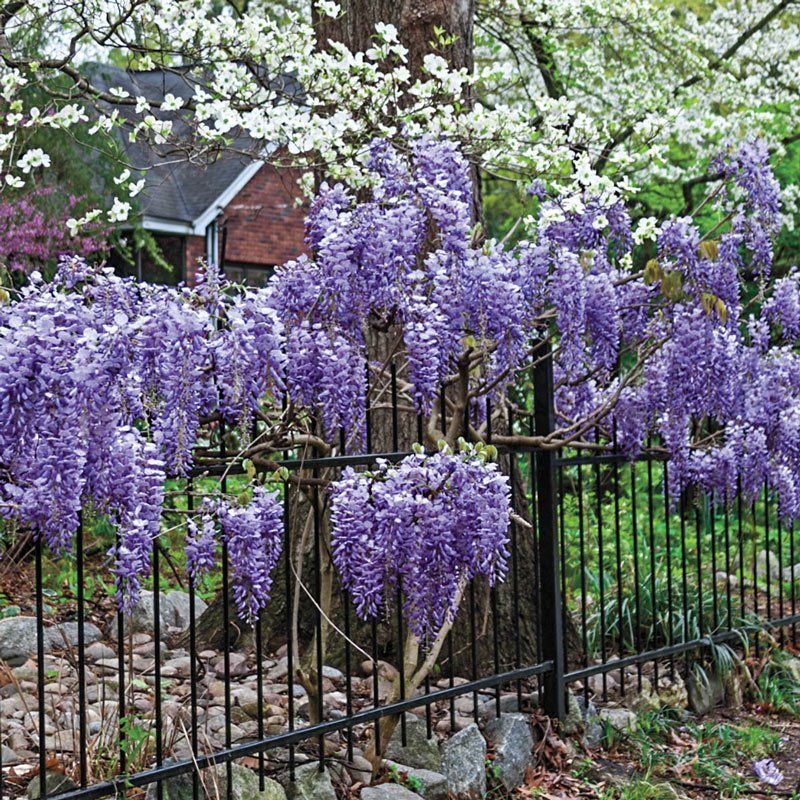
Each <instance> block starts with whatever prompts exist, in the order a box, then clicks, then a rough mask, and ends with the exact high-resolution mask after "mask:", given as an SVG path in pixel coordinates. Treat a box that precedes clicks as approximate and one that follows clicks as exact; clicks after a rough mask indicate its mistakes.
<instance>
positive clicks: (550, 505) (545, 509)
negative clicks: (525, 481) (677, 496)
mask: <svg viewBox="0 0 800 800" xmlns="http://www.w3.org/2000/svg"><path fill="white" fill-rule="evenodd" d="M542 349H543V351H544V357H543V358H540V359H539V360H538V361H537V364H536V366H535V367H534V373H533V400H534V421H535V427H536V434H537V435H538V436H547V435H548V434H550V433H551V432H552V431H553V429H554V416H555V414H554V408H553V359H552V353H551V350H550V344H549V342H544V343H543V345H542ZM536 485H537V490H538V491H537V496H538V500H539V502H538V513H539V552H538V556H539V568H540V570H541V572H540V579H541V590H542V595H541V617H542V627H543V629H544V630H546V631H548V632H549V635H548V636H545V637H544V639H543V642H542V656H543V658H544V659H545V660H546V661H552V662H553V668H552V669H551V670H549V671H548V672H547V673H546V674H545V678H544V682H543V695H544V696H543V698H542V699H543V703H542V705H543V708H544V711H545V713H547V714H549V715H550V716H551V717H558V718H559V719H563V718H564V716H565V713H566V702H565V700H566V698H565V690H564V689H565V687H564V649H563V647H562V646H561V644H562V641H563V638H564V635H563V634H564V627H563V624H562V623H563V620H562V607H561V583H560V581H559V574H558V573H559V563H560V559H559V553H558V530H557V527H556V463H555V456H554V453H553V451H552V450H545V449H543V450H541V451H540V452H539V453H537V458H536Z"/></svg>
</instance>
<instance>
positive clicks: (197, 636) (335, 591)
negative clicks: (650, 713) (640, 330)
mask: <svg viewBox="0 0 800 800" xmlns="http://www.w3.org/2000/svg"><path fill="white" fill-rule="evenodd" d="M396 383H397V382H396V373H395V372H394V370H393V371H392V380H391V389H390V392H389V394H390V397H391V401H390V402H388V403H385V404H384V406H383V407H382V408H381V409H378V408H377V407H375V408H373V409H370V412H369V413H368V433H367V440H368V441H367V445H368V446H367V448H366V453H360V452H359V453H348V452H346V447H345V446H344V443H343V442H342V443H341V444H340V446H339V447H338V448H337V449H336V450H335V452H334V453H333V454H329V455H325V456H319V455H316V454H314V453H313V452H311V451H308V450H303V451H302V452H301V451H300V450H296V451H289V450H288V449H287V451H286V452H284V453H283V454H282V458H281V460H280V462H279V465H280V467H282V468H284V469H285V472H283V473H281V474H282V476H283V477H279V476H275V477H274V480H276V481H277V482H278V483H280V490H281V492H282V494H283V501H284V504H285V515H284V517H285V546H284V550H283V555H282V560H281V563H280V565H279V567H278V570H277V575H276V578H275V586H274V590H273V598H272V603H271V605H270V607H269V608H268V609H267V610H266V611H265V612H264V613H263V615H262V618H261V619H260V620H259V623H258V624H257V625H255V626H254V627H253V628H248V627H247V626H245V625H243V624H242V623H241V622H240V621H239V620H238V618H237V617H236V612H235V607H234V606H233V605H232V603H231V589H230V581H229V574H228V573H229V563H228V558H227V553H226V552H225V551H224V550H223V553H222V563H221V570H220V572H219V574H217V575H215V576H213V577H212V578H211V579H210V580H206V581H204V583H203V584H202V585H198V586H195V585H193V583H192V582H191V581H190V580H188V579H187V577H186V575H185V570H184V569H183V564H182V562H181V544H182V539H183V537H184V535H185V521H186V517H187V515H188V514H190V513H191V512H192V511H193V509H195V508H196V507H197V504H198V502H199V501H200V499H201V498H202V496H203V495H204V494H206V493H208V492H209V491H210V487H211V486H212V485H213V484H215V483H217V482H221V483H222V488H223V490H227V491H236V486H237V481H239V480H241V478H240V476H241V475H242V473H243V471H244V470H245V466H244V465H242V464H241V463H239V462H237V461H236V459H232V458H230V457H229V450H228V451H227V452H226V448H229V445H228V444H226V441H227V439H226V436H225V435H224V431H221V430H219V429H218V430H217V438H216V440H215V441H216V445H215V444H214V443H213V442H212V443H210V444H209V446H208V447H207V448H206V450H205V452H204V455H203V460H202V462H201V463H200V464H199V465H198V466H197V467H196V468H195V470H194V471H193V473H192V475H191V476H190V477H189V478H187V479H185V480H179V481H172V482H170V485H169V487H168V495H167V504H166V507H165V512H164V517H165V522H164V531H165V532H164V534H163V535H162V537H161V539H160V541H159V542H158V543H157V544H156V546H155V548H154V550H153V558H152V577H151V579H150V580H149V582H148V593H146V594H145V595H144V597H143V600H142V602H141V603H140V604H139V606H138V607H137V609H136V610H135V611H134V613H133V614H128V615H125V614H122V613H119V612H116V611H115V606H114V603H113V599H112V598H111V595H112V594H113V592H112V591H111V590H110V587H109V586H108V581H109V580H110V579H109V578H108V577H107V564H106V563H105V555H104V552H103V550H102V548H100V545H99V542H101V541H104V537H105V538H107V537H108V535H109V531H108V530H105V529H103V527H102V521H98V520H94V519H93V520H89V519H88V518H86V519H84V520H83V522H82V524H81V527H80V529H79V531H78V533H77V537H76V542H75V548H74V557H73V558H72V560H66V561H63V560H62V561H55V560H52V559H51V558H50V557H49V555H48V554H47V553H46V552H44V551H43V548H42V546H41V544H40V543H35V544H33V545H32V546H31V550H30V555H29V556H27V557H26V556H24V555H23V556H20V555H19V554H20V553H24V552H25V551H24V550H22V549H20V548H19V547H17V548H16V551H15V552H16V562H15V564H14V571H15V572H16V573H17V574H18V575H20V576H21V577H19V581H18V584H17V585H18V597H16V598H15V597H12V596H9V595H8V593H7V596H6V597H5V600H4V615H5V617H6V618H5V619H4V620H3V621H1V622H0V630H1V626H3V625H6V626H9V625H12V624H14V625H17V626H18V630H19V631H20V633H19V635H18V637H17V638H18V641H17V645H18V647H17V651H13V647H10V646H6V647H5V649H0V653H2V654H3V658H4V659H5V662H4V663H3V664H2V665H1V668H0V743H2V744H3V745H4V747H3V749H2V758H3V763H2V765H0V781H2V783H0V796H2V797H6V796H15V795H16V794H22V793H23V792H24V790H25V787H26V786H27V785H28V784H29V783H30V782H31V781H34V782H35V783H37V784H38V787H37V788H38V791H39V794H40V796H41V797H45V796H50V797H59V798H61V800H89V798H101V797H107V796H122V795H125V796H128V797H138V796H143V795H144V794H145V793H146V794H147V796H148V797H151V798H159V799H160V798H161V797H163V796H165V794H164V792H165V786H167V782H168V781H176V780H183V781H185V782H186V784H185V785H186V786H187V787H190V792H191V795H190V796H193V797H204V796H212V797H214V796H217V795H220V794H221V795H223V796H224V795H228V796H230V795H231V794H232V786H233V782H234V770H239V769H241V768H242V767H244V768H246V769H247V770H250V772H251V773H252V775H253V776H254V780H255V781H256V782H257V784H258V786H259V787H260V788H264V787H265V785H266V782H267V781H268V780H270V779H272V778H278V779H279V780H281V781H283V782H291V781H292V780H294V779H295V778H296V776H297V772H298V770H300V769H303V768H304V765H306V764H312V765H318V766H319V767H320V768H323V767H327V768H328V770H329V771H330V772H332V773H333V774H334V777H335V776H336V775H338V774H340V772H341V768H342V767H343V766H344V765H349V766H350V767H351V768H353V767H355V768H360V769H362V770H365V769H368V767H367V766H366V765H365V764H364V762H363V759H362V758H361V755H360V754H362V753H363V751H364V750H365V749H366V747H367V745H368V741H369V738H370V736H372V735H374V734H375V733H376V732H377V733H378V735H379V732H380V728H381V726H382V725H389V724H390V722H389V720H390V719H391V718H396V717H397V715H398V714H400V715H401V718H400V724H399V725H398V727H397V729H396V731H395V733H394V736H395V737H396V738H397V739H398V741H399V742H400V744H402V743H403V742H404V740H405V737H406V736H407V733H408V731H407V729H406V726H407V725H408V724H411V722H410V721H407V719H406V717H405V713H404V712H409V711H413V712H416V714H417V715H418V720H420V721H421V722H420V724H424V726H425V732H426V734H427V736H429V737H433V736H437V735H445V734H447V733H448V732H451V731H454V730H457V729H458V728H459V727H463V726H464V725H466V724H468V723H469V722H471V721H476V722H480V721H483V720H486V719H487V718H488V717H490V716H491V715H499V714H500V713H501V711H503V710H507V709H517V708H521V709H533V708H534V707H539V708H541V709H542V710H543V711H544V712H545V713H547V714H548V715H551V716H556V717H562V716H563V715H564V713H565V702H566V701H565V697H566V691H567V689H568V687H571V689H572V690H573V691H574V692H577V693H582V694H583V695H584V696H585V697H586V698H587V700H588V699H589V698H590V697H594V698H595V699H609V698H616V699H622V698H624V697H625V696H626V695H627V693H629V692H630V691H642V690H643V686H644V684H645V681H648V682H649V684H650V686H651V688H652V689H653V690H654V691H658V689H659V686H660V684H661V683H663V681H664V680H671V681H675V680H676V676H679V675H680V674H681V673H685V670H686V665H687V663H688V659H689V657H690V656H691V657H692V658H703V657H704V655H703V654H704V653H707V652H708V649H709V648H713V646H715V645H717V646H719V645H721V644H722V643H725V642H728V643H732V644H735V643H736V642H742V641H743V639H744V638H746V637H747V636H750V637H751V640H752V641H753V642H754V644H755V647H759V646H760V637H763V636H766V635H769V636H772V635H773V634H772V633H764V631H765V630H766V629H768V627H769V626H773V627H776V628H777V629H778V631H779V632H778V633H777V634H775V635H777V636H778V637H779V639H780V641H789V640H791V642H792V643H793V644H794V643H796V633H797V630H796V627H797V623H798V622H800V616H799V615H798V614H797V608H796V599H797V598H796V593H795V586H796V580H795V578H796V577H800V567H798V570H799V572H798V575H797V576H796V575H795V570H794V564H795V559H796V554H795V537H794V531H793V529H788V530H786V529H785V528H784V527H783V526H782V525H781V523H780V520H779V519H778V518H777V514H776V510H775V507H774V504H773V503H772V501H771V499H770V495H769V492H767V491H765V493H764V496H763V498H762V500H761V501H760V502H757V503H755V504H749V505H747V506H745V505H744V504H743V503H742V501H741V499H739V498H736V499H734V501H733V502H730V503H728V502H715V500H717V499H719V498H708V497H703V496H699V495H697V496H688V495H687V496H686V497H684V498H681V499H680V501H679V502H678V503H677V506H675V505H674V504H673V503H672V502H671V499H670V498H669V496H668V491H667V486H668V482H667V480H666V478H667V477H668V469H669V463H668V462H667V461H665V460H662V459H661V457H660V456H659V455H658V454H657V452H655V451H653V452H654V454H653V455H647V456H645V457H642V458H641V459H639V460H638V461H636V462H634V463H631V462H630V461H628V460H625V459H624V458H622V457H621V456H619V455H617V454H616V453H614V451H613V448H612V447H609V448H607V449H605V450H601V451H592V452H589V454H586V453H582V452H580V451H574V452H573V451H562V452H558V451H556V450H549V449H542V448H534V447H510V446H508V445H502V444H500V445H499V446H498V450H499V453H500V455H499V460H500V463H501V465H502V468H503V469H504V470H505V471H507V473H508V475H509V476H510V479H511V485H512V492H513V503H514V508H515V515H514V519H513V522H512V525H511V531H510V536H511V556H510V565H509V571H508V575H507V578H506V580H505V582H504V583H503V584H502V585H499V586H497V587H495V588H493V589H490V588H489V587H487V586H485V585H483V584H481V583H480V582H476V583H475V585H473V586H471V587H469V589H468V591H467V593H466V596H465V600H464V602H463V604H462V606H463V608H462V611H461V612H460V614H459V618H458V619H457V621H456V623H455V625H454V627H453V629H452V630H451V632H450V634H449V635H448V638H447V641H446V643H445V645H444V647H443V648H442V650H441V653H440V656H439V659H438V662H437V665H436V667H435V668H434V669H433V670H432V671H431V673H430V674H429V675H428V676H427V677H426V678H425V681H424V683H423V685H421V686H420V687H419V689H417V690H414V691H413V692H411V693H410V695H409V696H406V691H405V689H404V687H405V678H406V676H405V675H404V674H403V670H404V664H403V659H402V658H401V657H400V655H401V652H402V641H403V637H404V634H405V632H406V630H407V627H406V624H405V621H404V619H403V613H402V609H401V607H400V604H399V603H398V604H396V606H395V607H394V608H392V609H390V610H389V611H388V612H387V615H386V617H385V618H384V619H382V620H381V621H379V622H371V623H364V622H362V621H360V620H359V619H358V618H357V617H356V616H355V614H354V613H353V609H352V607H351V604H350V602H349V599H348V597H347V595H346V593H345V592H344V591H343V590H342V588H341V587H340V586H339V584H338V582H337V577H336V575H335V573H334V572H333V571H332V569H331V566H330V560H329V553H328V549H327V547H328V540H327V536H326V531H325V514H326V510H327V506H326V503H327V493H326V489H325V487H326V484H327V483H328V482H329V481H330V480H332V479H335V478H336V477H337V476H338V475H339V474H340V471H341V470H342V469H343V468H344V467H345V466H353V467H366V466H368V465H370V464H373V463H374V462H375V461H376V460H377V459H380V458H384V459H388V460H390V461H397V460H400V459H401V458H403V457H404V456H405V455H407V453H406V452H400V451H399V449H400V448H399V447H398V446H397V445H398V442H399V441H400V440H401V436H400V433H399V431H398V425H399V423H398V399H397V386H396ZM552 397H553V386H552V372H551V369H550V365H549V362H547V361H541V362H540V363H539V364H538V365H537V367H536V368H535V372H534V374H533V375H532V380H531V384H530V387H529V391H521V390H520V391H519V392H517V393H516V394H515V396H514V397H513V399H512V400H511V401H509V403H508V404H507V406H506V407H505V408H503V409H500V408H497V409H494V410H492V409H490V410H489V418H490V419H495V421H496V422H495V423H493V424H491V425H490V426H489V429H488V431H487V438H489V439H491V438H492V435H493V432H496V431H498V430H501V429H502V430H504V431H506V432H508V433H514V432H521V433H526V434H539V435H542V434H547V433H548V432H550V431H551V430H552V429H553V402H552ZM380 414H382V415H383V422H382V423H381V424H382V425H383V426H384V428H385V429H387V426H388V430H389V431H390V433H389V434H388V435H383V436H382V437H381V441H382V442H389V443H390V444H391V445H393V446H390V447H389V448H385V447H384V448H382V447H377V446H375V447H374V446H373V444H374V442H375V441H376V439H377V437H376V435H375V432H374V427H375V424H376V423H375V421H376V420H377V419H378V415H380ZM441 414H442V416H443V417H446V415H447V405H446V403H444V402H443V403H442V411H441ZM441 422H442V425H441V427H442V429H445V428H446V425H445V423H446V419H442V420H441ZM385 433H386V430H384V434H385ZM495 436H496V439H497V440H498V442H499V441H500V440H501V438H502V437H501V436H500V435H499V434H497V433H495ZM505 438H506V440H508V439H509V437H505ZM215 448H216V449H215ZM380 449H388V452H373V450H380ZM722 500H725V498H722ZM112 535H113V534H112ZM99 548H100V549H99ZM31 560H32V562H33V563H32V569H30V566H31V565H30V564H29V562H30V561H31ZM6 566H7V565H6ZM787 570H788V572H787ZM25 576H30V579H31V581H32V583H31V585H30V586H29V587H28V586H26V584H25ZM26 598H28V599H27V600H26ZM16 606H19V607H18V608H17V607H16ZM31 618H33V619H31ZM26 619H28V620H29V622H30V624H29V625H28V627H27V628H26V624H25V623H24V620H26ZM21 620H22V622H21ZM765 626H767V628H765ZM7 630H8V629H7ZM759 632H760V633H759ZM31 636H33V638H31ZM26 637H27V638H26ZM26 646H27V648H28V649H27V651H26ZM2 647H3V645H2V636H0V648H2ZM398 672H399V673H400V674H399V680H396V679H397V677H398ZM393 685H399V687H400V690H399V693H396V694H393V693H392V686H393ZM412 721H413V720H412ZM359 765H360V767H359ZM337 770H339V771H338V772H337ZM183 796H185V795H183Z"/></svg>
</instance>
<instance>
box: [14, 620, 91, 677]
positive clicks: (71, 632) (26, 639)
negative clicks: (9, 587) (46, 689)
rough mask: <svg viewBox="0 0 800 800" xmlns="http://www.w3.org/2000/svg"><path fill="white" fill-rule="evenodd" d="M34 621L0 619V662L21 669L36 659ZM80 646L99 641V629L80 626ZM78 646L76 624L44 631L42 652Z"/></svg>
mask: <svg viewBox="0 0 800 800" xmlns="http://www.w3.org/2000/svg"><path fill="white" fill-rule="evenodd" d="M37 630H38V625H37V623H36V617H8V618H7V619H0V661H5V662H6V663H7V664H8V665H9V666H11V667H19V666H22V665H23V664H24V663H25V662H26V661H27V660H28V659H29V658H36V654H37V652H38V649H37ZM83 635H84V642H85V644H87V645H88V644H92V643H94V642H96V641H98V640H99V639H100V636H101V633H100V629H99V628H98V627H97V626H96V625H93V624H92V623H91V622H86V623H84V630H83ZM77 644H78V623H77V622H62V623H61V624H59V625H52V626H50V627H47V628H45V629H44V651H45V653H49V652H51V651H52V650H53V649H54V648H56V649H62V648H70V647H76V646H77Z"/></svg>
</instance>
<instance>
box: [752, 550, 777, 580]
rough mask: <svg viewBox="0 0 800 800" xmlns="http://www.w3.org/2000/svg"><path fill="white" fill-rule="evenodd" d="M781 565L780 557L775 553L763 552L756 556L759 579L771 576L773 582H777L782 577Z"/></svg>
mask: <svg viewBox="0 0 800 800" xmlns="http://www.w3.org/2000/svg"><path fill="white" fill-rule="evenodd" d="M779 563H780V562H779V561H778V556H776V555H775V553H773V552H771V551H768V550H761V551H760V552H759V554H758V555H757V556H756V574H757V575H758V577H759V578H764V579H766V578H767V576H769V578H770V579H771V580H776V579H778V578H780V577H781V572H780V569H779V567H778V564H779Z"/></svg>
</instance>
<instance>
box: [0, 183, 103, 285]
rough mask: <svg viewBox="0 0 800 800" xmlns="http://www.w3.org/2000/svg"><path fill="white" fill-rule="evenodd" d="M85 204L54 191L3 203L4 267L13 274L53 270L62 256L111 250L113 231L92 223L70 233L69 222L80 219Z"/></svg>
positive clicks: (0, 254) (0, 243)
mask: <svg viewBox="0 0 800 800" xmlns="http://www.w3.org/2000/svg"><path fill="white" fill-rule="evenodd" d="M84 205H85V201H84V200H82V198H80V197H76V196H74V195H68V196H66V197H62V196H61V194H60V193H59V192H57V191H56V190H55V189H53V188H42V189H31V190H29V191H27V192H24V193H22V194H19V195H16V196H4V197H3V199H2V201H0V266H2V267H5V269H6V270H7V271H8V272H9V273H15V272H16V273H25V274H27V273H30V272H32V271H33V270H51V269H54V268H55V266H56V262H57V261H58V259H59V257H60V256H63V255H67V254H72V255H79V256H82V257H84V258H86V257H89V256H92V255H96V254H100V253H103V252H105V251H106V250H107V249H108V235H109V232H110V231H109V228H108V227H107V226H104V225H102V224H97V223H88V224H87V225H85V226H83V227H82V228H81V229H80V231H78V230H77V229H76V230H75V231H74V235H73V233H72V232H70V226H69V225H68V224H67V223H68V221H69V220H71V219H75V218H76V217H79V216H80V215H81V213H82V207H83V206H84Z"/></svg>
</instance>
